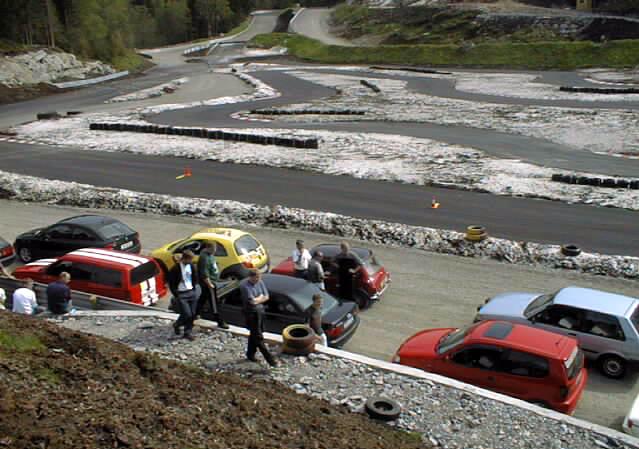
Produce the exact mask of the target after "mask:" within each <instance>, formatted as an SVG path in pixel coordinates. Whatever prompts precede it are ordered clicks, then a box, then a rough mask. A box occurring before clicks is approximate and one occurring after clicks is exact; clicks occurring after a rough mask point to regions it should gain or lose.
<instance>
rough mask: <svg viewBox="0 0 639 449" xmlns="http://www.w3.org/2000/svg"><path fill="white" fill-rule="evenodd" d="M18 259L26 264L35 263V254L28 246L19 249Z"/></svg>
mask: <svg viewBox="0 0 639 449" xmlns="http://www.w3.org/2000/svg"><path fill="white" fill-rule="evenodd" d="M18 257H19V258H20V260H21V261H22V262H24V263H29V262H31V261H33V253H32V252H31V250H30V249H29V248H27V247H26V246H23V247H21V248H19V249H18Z"/></svg>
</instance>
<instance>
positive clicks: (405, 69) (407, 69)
mask: <svg viewBox="0 0 639 449" xmlns="http://www.w3.org/2000/svg"><path fill="white" fill-rule="evenodd" d="M370 68H371V69H373V70H396V71H401V72H414V73H428V74H431V75H452V74H453V73H452V72H442V71H441V70H433V69H420V68H417V67H388V66H381V65H372V66H371V67H370Z"/></svg>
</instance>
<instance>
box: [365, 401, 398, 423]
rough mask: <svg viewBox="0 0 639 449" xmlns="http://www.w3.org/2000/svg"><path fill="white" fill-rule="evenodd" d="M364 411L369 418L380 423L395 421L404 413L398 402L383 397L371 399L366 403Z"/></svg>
mask: <svg viewBox="0 0 639 449" xmlns="http://www.w3.org/2000/svg"><path fill="white" fill-rule="evenodd" d="M364 410H366V413H367V414H368V416H370V417H371V418H373V419H378V420H380V421H394V420H396V419H397V418H399V415H400V414H401V413H402V409H401V407H400V406H399V404H398V403H397V402H396V401H393V400H392V399H389V398H385V397H383V396H374V397H372V398H370V399H369V400H368V401H366V404H365V405H364Z"/></svg>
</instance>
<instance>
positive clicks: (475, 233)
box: [464, 225, 488, 242]
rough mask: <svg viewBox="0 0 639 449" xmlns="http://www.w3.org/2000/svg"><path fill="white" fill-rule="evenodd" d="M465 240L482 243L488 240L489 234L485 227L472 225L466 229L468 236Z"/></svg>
mask: <svg viewBox="0 0 639 449" xmlns="http://www.w3.org/2000/svg"><path fill="white" fill-rule="evenodd" d="M464 238H465V239H466V240H468V241H470V242H481V241H483V240H486V238H488V233H487V232H486V228H484V227H483V226H477V225H472V226H468V227H467V228H466V236H465V237H464Z"/></svg>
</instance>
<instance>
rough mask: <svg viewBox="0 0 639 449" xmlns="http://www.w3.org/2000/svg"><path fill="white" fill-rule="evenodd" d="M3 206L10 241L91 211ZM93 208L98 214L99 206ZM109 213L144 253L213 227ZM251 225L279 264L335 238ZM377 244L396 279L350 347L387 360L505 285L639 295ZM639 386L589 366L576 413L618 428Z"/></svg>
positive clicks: (616, 285) (581, 279) (601, 282)
mask: <svg viewBox="0 0 639 449" xmlns="http://www.w3.org/2000/svg"><path fill="white" fill-rule="evenodd" d="M0 211H2V217H3V218H2V220H0V236H3V237H5V238H7V239H10V240H12V239H14V238H15V236H16V235H17V234H19V233H20V232H22V231H24V230H26V229H32V228H35V227H40V226H44V225H46V224H50V223H52V222H54V221H57V220H60V219H62V218H65V217H68V216H71V215H77V214H79V213H84V211H85V210H84V209H82V210H79V209H72V208H61V207H50V206H42V205H31V204H23V203H17V202H10V201H6V200H0ZM88 212H90V213H95V210H88ZM100 212H102V211H98V213H100ZM104 213H108V214H109V215H111V216H114V217H116V218H119V219H120V220H123V221H124V222H126V223H128V224H129V225H131V226H132V227H133V228H134V229H136V230H137V231H138V232H140V236H141V240H142V246H143V248H145V250H146V251H149V250H152V249H154V248H157V247H159V246H161V245H163V244H165V243H166V242H169V241H173V240H176V239H178V238H180V237H183V236H185V235H189V234H190V233H192V232H195V231H197V230H199V229H201V228H203V227H209V226H211V225H212V223H210V222H207V221H204V220H194V219H190V218H179V217H165V216H156V215H148V214H133V213H121V212H114V211H108V212H104ZM215 224H223V223H215ZM248 230H249V231H250V232H252V233H253V234H255V236H256V237H257V238H258V239H259V240H260V241H262V242H263V243H264V244H265V245H266V247H267V248H268V250H269V253H270V254H271V257H272V258H273V260H274V261H275V262H277V261H280V260H283V259H284V258H286V257H288V255H289V252H290V251H291V250H292V245H293V242H294V241H295V239H297V238H300V237H301V238H303V239H304V240H305V241H306V242H307V244H308V245H309V246H310V245H315V244H317V243H322V242H326V241H330V240H331V239H330V238H328V237H327V236H325V235H318V234H312V233H302V232H296V231H285V230H273V229H255V228H249V229H248ZM352 243H353V244H357V242H352ZM374 250H375V253H376V254H377V255H378V257H379V258H380V260H381V261H382V262H383V264H384V265H385V266H386V267H387V268H388V269H389V270H390V271H391V273H392V275H393V283H392V284H391V287H390V288H389V289H388V291H387V293H386V295H385V296H384V297H383V299H382V300H381V301H380V302H379V303H377V304H375V305H374V306H373V307H372V308H371V309H369V310H367V311H365V312H363V313H362V314H361V317H362V324H361V325H360V327H359V329H358V331H357V333H356V334H355V336H354V337H353V339H352V340H351V341H350V342H349V343H347V345H346V347H345V349H346V350H349V351H353V352H357V353H361V354H365V355H368V356H371V357H375V358H379V359H382V360H389V359H390V358H391V357H392V355H393V353H394V351H395V350H396V349H397V347H398V346H399V345H400V344H401V342H402V341H403V340H404V339H405V338H407V337H408V336H410V335H412V334H413V333H415V332H417V331H419V330H421V329H424V328H429V327H449V326H463V325H465V324H467V323H469V322H470V321H472V319H473V317H474V314H475V308H476V306H477V305H478V304H479V303H481V302H483V300H484V299H485V298H488V297H490V296H493V295H495V294H497V293H500V292H504V291H512V290H530V291H553V290H556V289H559V288H561V287H564V286H566V285H577V286H581V287H591V288H598V289H603V290H608V291H612V292H617V293H621V294H628V295H633V296H639V289H638V288H637V285H636V282H633V281H623V280H618V279H609V278H602V277H594V276H585V275H578V274H576V273H572V272H567V271H548V270H540V269H535V268H531V267H523V266H514V265H506V264H500V263H497V262H492V261H487V260H478V259H469V258H463V257H454V256H444V255H439V254H433V253H427V252H423V251H416V250H408V249H402V248H390V247H384V246H374ZM638 392H639V384H638V383H637V378H636V376H629V377H628V378H626V379H624V380H622V381H613V380H609V379H606V378H604V377H602V376H601V375H599V374H598V372H596V371H594V370H591V371H590V377H589V379H588V386H587V391H586V393H585V394H584V396H583V397H582V399H581V402H580V404H579V407H578V409H577V412H576V416H577V417H578V418H583V419H587V420H589V421H592V422H596V423H599V424H603V425H607V426H613V427H615V428H617V429H618V428H619V426H620V423H621V419H622V417H623V415H624V414H625V412H626V411H627V410H628V409H629V408H630V405H631V403H632V401H633V399H634V397H635V395H636V394H637V393H638Z"/></svg>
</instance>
